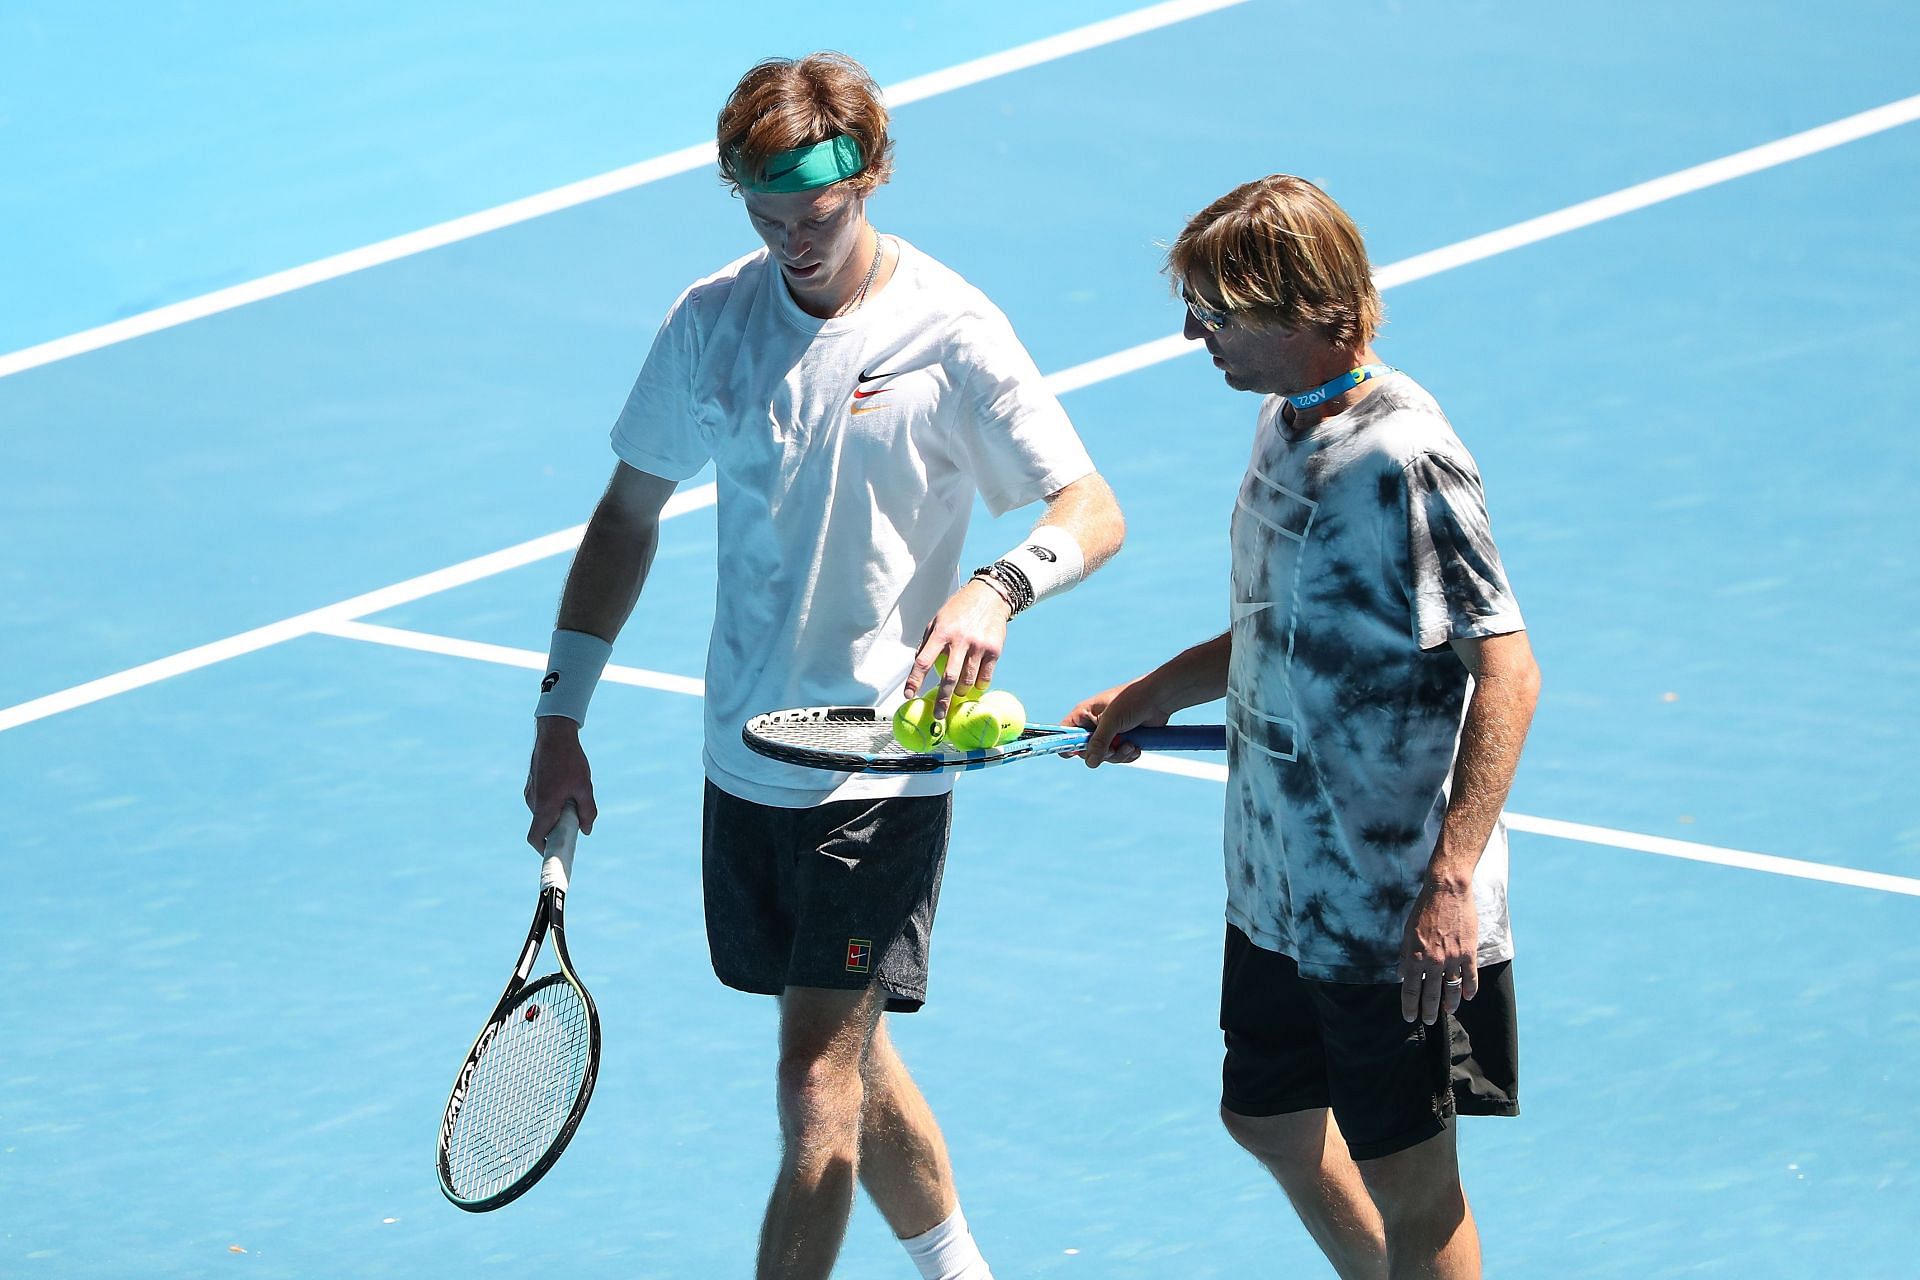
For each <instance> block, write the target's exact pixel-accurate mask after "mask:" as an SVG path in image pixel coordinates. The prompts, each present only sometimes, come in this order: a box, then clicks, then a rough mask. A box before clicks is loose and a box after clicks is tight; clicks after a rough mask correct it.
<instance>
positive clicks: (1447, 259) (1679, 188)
mask: <svg viewBox="0 0 1920 1280" xmlns="http://www.w3.org/2000/svg"><path fill="white" fill-rule="evenodd" d="M1915 120H1920V94H1916V95H1914V96H1913V97H1911V98H1902V99H1900V100H1899V101H1898V102H1890V103H1888V104H1886V105H1885V106H1881V107H1875V108H1873V109H1872V110H1870V111H1862V112H1860V113H1859V114H1858V115H1851V116H1847V117H1845V118H1844V119H1840V120H1835V121H1832V122H1830V123H1828V124H1823V125H1820V126H1818V127H1816V128H1812V129H1808V130H1805V131H1804V132H1801V133H1796V134H1791V135H1789V136H1787V137H1785V138H1780V139H1777V140H1776V141H1773V142H1768V143H1763V144H1762V145H1760V146H1757V147H1750V148H1748V149H1747V150H1745V151H1736V152H1735V153H1734V154H1732V155H1730V156H1722V157H1721V158H1720V159H1718V160H1709V161H1707V162H1706V163H1705V164H1697V165H1694V166H1693V167H1691V168H1687V169H1681V170H1678V171H1677V172H1674V173H1669V174H1667V175H1666V176H1664V177H1660V178H1654V179H1652V180H1650V181H1647V182H1641V183H1637V184H1635V185H1634V186H1631V187H1623V188H1621V189H1620V190H1619V191H1615V192H1613V193H1612V194H1611V195H1604V196H1599V197H1597V198H1595V199H1592V200H1582V201H1581V202H1580V203H1579V204H1571V205H1568V206H1567V207H1566V208H1564V209H1559V210H1556V211H1554V212H1552V213H1546V214H1542V215H1540V216H1539V217H1537V218H1528V219H1527V220H1526V221H1524V222H1516V223H1514V224H1513V225H1512V226H1509V227H1502V228H1501V229H1500V230H1498V231H1489V232H1487V233H1486V234H1485V235H1478V236H1473V237H1471V238H1469V239H1466V240H1461V241H1459V242H1457V243H1455V244H1450V245H1447V246H1445V247H1443V248H1439V249H1432V250H1429V251H1427V252H1426V253H1417V254H1415V255H1413V256H1412V257H1411V258H1402V259H1401V260H1400V261H1398V262H1392V263H1389V264H1387V265H1386V266H1384V267H1381V268H1379V269H1378V270H1376V271H1375V272H1374V273H1373V279H1374V283H1375V284H1376V285H1377V286H1378V287H1380V288H1381V289H1391V288H1393V287H1394V286H1395V285H1402V284H1409V283H1411V282H1413V281H1415V280H1424V279H1425V278H1427V277H1428V276H1434V275H1439V274H1440V273H1441V272H1443V271H1451V270H1452V269H1453V268H1455V267H1463V266H1466V265H1467V264H1468V263H1472V262H1479V261H1481V260H1483V259H1486V258H1491V257H1495V256H1496V255H1499V254H1502V253H1507V252H1510V251H1512V250H1514V249H1519V248H1522V247H1524V246H1526V245H1530V244H1537V243H1538V242H1540V241H1542V240H1548V239H1551V238H1553V237H1554V236H1560V235H1565V234H1566V233H1567V232H1569V231H1577V230H1579V229H1580V228H1582V227H1590V226H1592V225H1593V224H1594V223H1596V222H1605V221H1606V220H1607V219H1609V218H1617V217H1619V216H1620V215H1621V214H1625V213H1632V212H1634V211H1636V210H1639V209H1645V208H1647V207H1648V206H1649V205H1655V204H1660V203H1663V202H1664V201H1668V200H1674V199H1677V198H1679V197H1680V196H1684V195H1688V194H1691V193H1692V192H1695V191H1700V190H1703V189H1705V188H1707V187H1712V186H1718V185H1719V184H1721V183H1723V182H1731V181H1733V180H1734V179H1735V178H1743V177H1746V176H1748V175H1749V174H1754V173H1758V172H1760V171H1761V170H1763V169H1771V168H1774V167H1776V166H1778V165H1783V164H1786V163H1788V162H1789V161H1792V160H1800V159H1804V158H1805V157H1807V156H1810V155H1813V154H1815V153H1816V152H1820V151H1827V150H1830V149H1831V148H1834V147H1838V146H1841V145H1843V144H1845V143H1848V142H1857V141H1859V140H1860V139H1861V138H1865V137H1869V136H1871V135H1873V134H1876V133H1883V132H1885V131H1886V130H1888V129H1892V128H1896V127H1898V126H1900V125H1903V124H1911V123H1913V122H1914V121H1915ZM1199 349H1200V347H1199V344H1197V343H1192V342H1188V341H1187V340H1186V339H1185V338H1183V337H1181V335H1179V334H1173V335H1172V336H1170V337H1165V338H1156V339H1154V340H1153V341H1151V342H1143V343H1141V344H1140V345H1139V346H1137V347H1129V348H1127V349H1126V350H1125V351H1118V352H1115V353H1114V354H1112V355H1109V356H1101V357H1100V358H1099V359H1097V360H1089V361H1087V362H1086V363H1085V364H1078V365H1074V366H1073V367H1072V368H1070V369H1062V370H1061V371H1060V372H1059V373H1056V374H1054V375H1053V376H1052V378H1051V379H1050V380H1049V381H1050V384H1051V385H1052V387H1053V389H1054V392H1055V393H1056V394H1063V393H1065V392H1068V391H1074V390H1077V389H1079V388H1080V387H1085V386H1090V385H1092V384H1093V383H1096V382H1104V381H1105V380H1107V379H1108V378H1115V377H1118V376H1120V375H1121V374H1123V373H1132V372H1134V371H1135V370H1137V369H1145V368H1147V367H1149V366H1150V365H1156V364H1160V363H1162V362H1163V361H1167V360H1171V359H1173V358H1174V357H1176V356H1180V355H1184V354H1186V353H1187V352H1189V351H1197V350H1199Z"/></svg>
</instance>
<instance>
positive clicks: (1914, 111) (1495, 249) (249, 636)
mask: <svg viewBox="0 0 1920 1280" xmlns="http://www.w3.org/2000/svg"><path fill="white" fill-rule="evenodd" d="M1143 12H1146V11H1143ZM1916 115H1920V96H1915V97H1912V98H1905V99H1902V100H1901V101H1899V102H1896V103H1892V104H1890V105H1889V106H1887V107H1882V108H1878V109H1877V110H1875V111H1868V112H1863V113H1861V114H1860V115H1856V116H1848V117H1847V118H1845V119H1843V120H1837V121H1835V122H1834V123H1833V124H1831V125H1823V126H1821V127H1820V128H1818V129H1810V130H1808V131H1806V132H1805V133H1800V134H1795V135H1793V136H1792V137H1790V138H1784V139H1781V140H1780V141H1779V142H1777V143H1769V144H1767V145H1766V146H1761V147H1755V148H1752V149H1750V150H1747V151H1742V152H1738V153H1736V154H1735V155H1733V156H1728V157H1726V158H1725V159H1724V160H1718V161H1710V162H1709V163H1707V164H1703V165H1696V166H1694V167H1693V168H1690V169H1683V170H1681V171H1680V172H1679V173H1677V174H1672V175H1669V178H1668V179H1656V180H1655V181H1653V182H1648V183H1641V184H1640V185H1639V186H1635V187H1628V188H1626V190H1625V191H1622V192H1617V193H1615V195H1614V196H1603V197H1600V198H1599V199H1597V200H1589V201H1586V202H1584V203H1582V204H1578V205H1572V206H1569V207H1568V208H1567V209H1563V210H1561V211H1560V212H1559V213H1557V214H1548V215H1546V217H1545V218H1534V219H1530V220H1528V221H1526V222H1521V223H1516V224H1515V225H1514V226H1513V227H1509V228H1507V229H1506V230H1504V231H1494V232H1490V233H1488V234H1486V235H1481V236H1475V237H1473V238H1472V239H1469V240H1463V241H1461V242H1460V244H1458V245H1452V246H1448V247H1446V248H1442V249H1436V250H1433V251H1431V252H1429V253H1425V254H1420V255H1417V256H1415V257H1412V258H1407V259H1403V260H1402V261H1401V262H1396V263H1392V264H1390V265H1389V266H1387V267H1384V268H1382V270H1381V275H1382V277H1383V278H1387V277H1391V278H1390V279H1389V282H1388V284H1387V285H1386V286H1385V287H1391V286H1392V284H1393V283H1404V282H1405V281H1406V280H1411V279H1418V278H1420V277H1421V276H1424V275H1432V274H1434V273H1435V272H1437V271H1443V270H1447V269H1449V268H1450V267H1454V266H1459V265H1461V264H1463V263H1466V262H1474V261H1478V260H1480V259H1482V258H1486V257H1490V256H1492V255H1493V254H1495V253H1500V252H1504V250H1505V249H1507V248H1518V247H1519V246H1521V245H1523V244H1532V243H1534V242H1535V241H1536V240H1538V239H1540V238H1542V236H1543V235H1545V234H1556V235H1557V234H1560V233H1562V232H1565V231H1570V230H1573V229H1575V228H1577V227H1582V226H1587V225H1589V224H1590V223H1591V222H1593V221H1597V220H1598V218H1599V217H1602V216H1604V217H1617V216H1618V215H1619V214H1621V213H1626V212H1629V211H1631V210H1633V209H1638V208H1642V207H1644V206H1645V205H1646V204H1650V203H1653V202H1654V201H1655V200H1666V199H1672V198H1673V197H1674V196H1676V195H1679V194H1681V191H1680V190H1678V189H1673V188H1671V187H1670V186H1669V185H1668V184H1669V181H1670V179H1680V178H1682V177H1683V176H1685V175H1689V174H1692V175H1700V174H1704V173H1711V174H1714V175H1717V176H1715V177H1713V178H1712V181H1717V182H1725V181H1728V180H1730V179H1732V178H1736V177H1739V176H1741V175H1742V174H1745V173H1751V172H1753V170H1754V168H1765V167H1766V165H1767V164H1779V163H1783V162H1784V161H1785V160H1788V159H1792V158H1794V157H1795V156H1799V155H1806V154H1810V151H1809V150H1808V149H1807V148H1808V147H1809V146H1810V145H1811V144H1810V143H1808V142H1807V141H1805V140H1807V139H1818V140H1819V146H1812V150H1818V149H1819V147H1820V146H1828V147H1832V146H1839V145H1840V144H1841V143H1843V142H1849V141H1852V140H1854V139H1856V138H1860V137H1865V136H1866V135H1867V134H1868V133H1872V132H1875V131H1877V130H1879V129H1888V128H1892V127H1893V126H1894V125H1896V124H1903V123H1906V122H1908V121H1910V120H1912V119H1914V118H1915V117H1916ZM1863 122H1864V123H1863ZM1781 148H1785V149H1786V150H1785V151H1782V150H1781ZM1755 156H1763V157H1773V158H1771V159H1766V160H1765V163H1759V162H1756V161H1753V160H1751V159H1749V160H1747V161H1746V162H1744V164H1736V163H1734V162H1736V161H1741V158H1742V157H1749V158H1750V157H1755ZM1700 185H1705V184H1700V183H1696V185H1692V186H1688V187H1686V188H1685V189H1686V190H1698V189H1699V186H1700ZM1632 192H1641V193H1643V194H1644V193H1647V192H1659V193H1662V194H1655V195H1652V196H1646V197H1645V198H1638V199H1636V200H1626V201H1624V202H1622V201H1621V200H1620V199H1619V197H1624V196H1626V195H1628V194H1629V193H1632ZM1603 208H1604V209H1609V210H1611V212H1608V213H1605V214H1594V215H1593V216H1588V214H1590V213H1592V211H1594V210H1597V209H1603ZM1582 210H1585V211H1587V212H1586V213H1579V214H1578V216H1573V215H1575V214H1576V213H1577V212H1578V211H1582ZM1547 224H1552V225H1553V226H1554V227H1556V228H1557V230H1554V231H1551V232H1543V231H1541V230H1540V228H1541V227H1543V226H1545V225H1547ZM1510 234H1511V236H1512V238H1511V239H1509V236H1510ZM1467 245H1472V246H1476V248H1475V249H1474V250H1473V252H1472V253H1471V254H1464V253H1463V251H1462V246H1467ZM1410 264H1412V265H1410ZM1190 349H1197V348H1196V345H1195V344H1192V343H1188V342H1185V341H1183V340H1182V339H1181V338H1180V337H1179V336H1178V335H1174V336H1172V337H1168V338H1161V339H1158V340H1156V341H1154V342H1149V343H1145V344H1143V345H1141V346H1137V347H1131V348H1129V349H1128V350H1125V351H1121V352H1118V353H1116V354H1114V355H1111V356H1105V357H1103V358H1101V359H1099V360H1092V361H1088V362H1087V363H1085V364H1080V365H1075V366H1073V367H1072V368H1069V369H1063V370H1061V371H1060V372H1059V373H1055V374H1052V375H1049V377H1048V378H1047V385H1048V387H1049V388H1051V389H1052V390H1053V391H1054V393H1055V394H1062V395H1063V394H1065V393H1066V392H1068V391H1073V390H1077V389H1079V388H1081V387H1086V386H1090V385H1092V384H1093V383H1096V382H1101V381H1104V380H1106V379H1108V378H1117V377H1119V376H1120V375H1122V374H1125V373H1131V372H1133V371H1135V370H1137V369H1141V368H1145V367H1146V366H1148V365H1151V364H1157V363H1159V362H1160V361H1162V360H1168V359H1171V358H1172V357H1173V356H1176V355H1178V354H1180V353H1181V352H1182V351H1184V350H1190ZM695 492H699V491H695ZM705 494H706V496H705V499H704V502H703V503H702V504H701V505H704V504H705V503H710V502H712V501H713V495H712V486H710V485H709V486H707V487H706V489H705ZM683 496H684V497H691V496H692V495H691V494H688V495H679V494H676V495H675V496H674V499H673V500H672V502H669V503H668V511H667V512H666V514H673V505H674V503H677V502H679V501H680V500H681V498H682V497H683ZM579 537H580V529H579V528H578V527H576V528H574V529H563V530H561V531H560V532H559V533H555V534H549V535H548V536H547V537H546V538H543V539H536V540H535V541H534V542H529V543H523V544H521V546H520V547H509V548H508V549H507V550H505V551H500V552H495V553H494V556H482V557H480V558H479V559H477V560H470V561H467V562H466V564H465V565H456V566H454V567H453V568H452V569H447V570H442V571H441V572H442V573H443V574H454V575H458V574H459V573H461V571H462V570H464V569H467V568H469V567H471V566H476V565H484V564H487V563H489V562H491V561H492V560H493V559H494V558H495V557H507V558H508V559H507V560H505V561H503V562H502V563H501V564H500V567H499V568H498V569H494V570H492V572H501V571H503V570H505V569H508V568H513V567H515V566H517V565H520V564H526V563H530V562H531V561H533V560H537V559H539V558H541V556H543V555H558V554H560V553H561V552H562V551H566V550H569V549H571V548H572V547H573V546H575V545H577V544H578V541H579ZM538 546H545V547H546V548H547V549H546V550H545V551H542V552H539V553H538V554H528V555H526V556H525V558H521V559H514V558H513V557H515V556H516V555H517V554H518V553H522V552H526V551H527V550H528V549H529V548H534V547H538ZM485 576H487V574H486V573H484V572H480V573H474V574H472V575H471V576H467V577H459V578H457V579H454V580H449V581H448V582H447V583H446V584H445V585H446V586H455V585H459V584H460V583H462V582H469V581H473V580H474V579H476V578H480V577H485ZM435 577H436V575H433V574H429V575H427V576H426V577H425V578H415V579H411V580H410V581H409V582H405V583H401V584H399V585H398V586H396V587H389V588H387V589H386V590H387V591H388V592H404V591H407V590H408V589H409V588H412V587H413V586H415V584H419V583H424V582H428V581H431V580H433V579H434V578H435ZM443 589H444V587H435V588H433V590H443ZM428 594H431V591H418V592H417V593H415V594H411V595H407V596H405V599H408V600H411V599H418V598H419V597H420V596H421V595H428ZM383 596H384V593H382V592H374V593H372V594H371V595H367V596H356V597H355V598H354V599H353V600H348V601H343V602H341V603H340V604H338V605H331V606H328V607H327V608H325V609H320V610H316V611H314V612H312V613H306V614H301V615H300V616H299V617H296V618H289V619H287V620H286V621H284V622H277V623H272V624H270V625H268V626H266V627H262V628H259V629H257V630H254V631H248V632H244V633H242V634H241V635H238V636H234V637H231V638H230V639H227V640H221V641H216V642H215V643H213V644H210V645H202V646H201V647H199V648H197V649H189V650H187V651H186V652H185V653H179V654H175V655H173V656H172V657H170V658H162V659H159V660H157V661H155V662H150V663H147V664H146V665H145V666H140V667H134V668H133V669H131V670H129V671H123V672H121V673H120V674H118V675H113V676H105V677H102V678H101V679H99V680H94V681H91V682H89V683H87V684H83V685H78V686H76V687H74V688H72V689H67V690H64V691H62V692H60V693H52V694H48V695H46V696H45V697H41V698H35V699H33V700H31V701H29V702H22V703H19V704H17V705H15V706H12V707H7V708H0V732H4V731H6V730H8V729H12V728H16V727H18V726H20V725H23V724H27V723H30V722H31V721H34V720H39V719H41V718H43V717H45V716H50V715H54V714H57V713H58V712H61V711H67V710H71V709H72V708H74V707H80V706H85V705H87V704H88V703H91V702H98V701H99V700H100V699H102V698H106V697H111V696H113V695H114V694H117V693H124V692H126V691H127V690H129V689H138V688H141V687H143V686H145V685H149V684H152V683H154V682H155V681H157V680H164V679H166V678H167V677H168V676H173V675H179V674H180V673H181V672H184V671H194V670H198V669H199V668H201V667H204V666H207V665H209V664H211V663H214V662H219V661H221V660H222V659H224V658H230V657H236V656H238V655H240V654H243V653H251V652H253V651H254V650H256V649H261V648H265V647H266V646H267V645H271V644H278V643H279V642H280V641H282V640H290V639H293V638H294V637H296V636H301V635H305V634H307V633H308V632H309V631H311V630H313V626H314V623H315V622H316V621H319V620H328V619H341V618H353V617H359V616H362V615H364V614H367V613H372V612H375V611H376V610H377V609H380V608H387V607H390V604H388V603H380V604H377V605H368V606H366V607H358V606H359V604H360V602H362V601H369V600H380V599H382V598H383ZM402 602H403V601H402V600H398V599H396V600H393V601H392V602H391V603H393V604H397V603H402Z"/></svg>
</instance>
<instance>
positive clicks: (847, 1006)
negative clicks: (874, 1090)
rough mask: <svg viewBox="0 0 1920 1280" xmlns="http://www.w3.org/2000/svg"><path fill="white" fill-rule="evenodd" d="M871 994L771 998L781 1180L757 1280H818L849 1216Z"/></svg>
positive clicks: (804, 993) (790, 993)
mask: <svg viewBox="0 0 1920 1280" xmlns="http://www.w3.org/2000/svg"><path fill="white" fill-rule="evenodd" d="M880 1000H881V997H880V992H879V989H878V988H877V987H869V988H867V989H866V990H865V991H827V990H822V989H819V988H815V987H789V988H788V989H787V990H786V992H785V993H784V994H782V995H781V997H780V1068H779V1095H780V1135H781V1138H782V1139H783V1141H784V1152H783V1155H782V1157H781V1161H780V1174H779V1177H778V1179H777V1180H776V1181H775V1182H774V1185H773V1194H772V1196H771V1197H770V1198H769V1199H768V1202H767V1217H766V1222H765V1224H764V1225H763V1226H762V1227H761V1231H760V1263H759V1273H758V1274H759V1277H760V1280H825V1277H826V1276H827V1275H828V1274H829V1273H830V1272H831V1271H832V1270H833V1263H834V1260H835V1259H836V1258H838V1257H839V1255H840V1243H841V1240H842V1239H843V1238H844V1237H845V1235H846V1230H847V1214H848V1213H849V1211H850V1210H851V1209H852V1207H853V1187H854V1176H855V1170H856V1169H857V1168H858V1165H859V1159H860V1115H861V1109H862V1106H863V1103H864V1099H865V1092H866V1090H865V1085H864V1083H863V1081H862V1078H861V1076H862V1072H861V1066H862V1062H863V1060H864V1058H865V1056H866V1048H867V1041H868V1037H869V1036H871V1035H872V1033H873V1027H874V1023H875V1021H876V1020H877V1019H878V1018H879V1015H880Z"/></svg>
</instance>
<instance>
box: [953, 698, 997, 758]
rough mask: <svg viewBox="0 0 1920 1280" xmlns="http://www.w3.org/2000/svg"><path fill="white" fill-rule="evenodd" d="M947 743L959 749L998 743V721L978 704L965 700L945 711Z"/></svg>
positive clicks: (976, 748) (970, 749) (971, 749)
mask: <svg viewBox="0 0 1920 1280" xmlns="http://www.w3.org/2000/svg"><path fill="white" fill-rule="evenodd" d="M947 743H948V745H949V746H953V747H957V748H958V749H959V750H961V751H979V750H982V749H983V748H986V747H993V746H998V745H999V744H1000V722H999V721H998V720H996V719H995V718H994V716H993V713H992V712H990V711H982V710H981V709H980V704H979V703H978V702H974V701H971V700H969V701H967V702H962V703H960V704H958V705H957V706H956V707H954V708H952V709H951V710H949V711H948V713H947Z"/></svg>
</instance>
